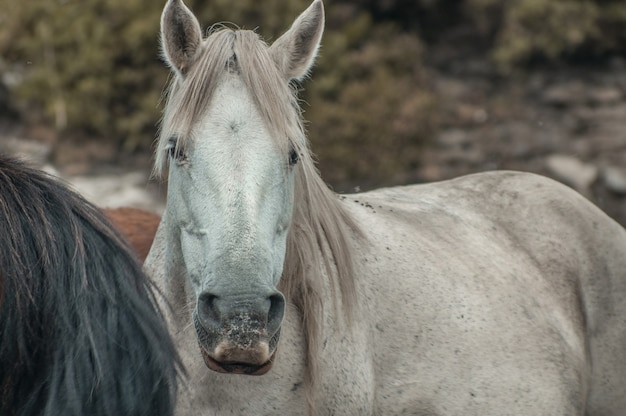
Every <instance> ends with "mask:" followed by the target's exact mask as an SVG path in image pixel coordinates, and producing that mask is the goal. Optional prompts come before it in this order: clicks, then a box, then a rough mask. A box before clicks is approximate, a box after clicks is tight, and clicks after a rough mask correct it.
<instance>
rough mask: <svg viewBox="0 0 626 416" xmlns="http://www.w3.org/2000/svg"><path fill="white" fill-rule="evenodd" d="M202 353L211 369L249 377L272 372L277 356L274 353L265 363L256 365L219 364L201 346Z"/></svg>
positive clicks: (234, 362)
mask: <svg viewBox="0 0 626 416" xmlns="http://www.w3.org/2000/svg"><path fill="white" fill-rule="evenodd" d="M200 352H201V353H202V358H203V359H204V364H206V366H207V367H208V368H209V369H211V370H213V371H216V372H218V373H223V374H243V375H247V376H262V375H263V374H265V373H267V372H268V371H270V369H271V368H272V365H273V364H274V354H275V352H274V354H272V355H271V356H270V358H269V360H267V361H266V362H265V363H263V364H260V365H256V364H249V363H244V362H236V361H224V362H219V361H217V360H215V359H213V358H212V357H211V356H210V355H209V353H208V352H207V351H206V350H205V349H204V348H203V347H202V346H200Z"/></svg>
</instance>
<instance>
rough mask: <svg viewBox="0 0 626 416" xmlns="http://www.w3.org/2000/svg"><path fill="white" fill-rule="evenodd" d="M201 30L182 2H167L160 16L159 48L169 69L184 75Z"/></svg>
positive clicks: (177, 0) (200, 38) (200, 36)
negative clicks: (161, 49)
mask: <svg viewBox="0 0 626 416" xmlns="http://www.w3.org/2000/svg"><path fill="white" fill-rule="evenodd" d="M201 42H202V29H200V23H198V19H196V17H195V16H194V15H193V13H192V12H191V10H189V8H187V6H185V4H184V3H183V2H182V0H168V2H167V4H166V5H165V9H163V14H162V15H161V47H162V48H163V55H165V58H166V60H167V62H168V64H169V65H170V67H171V68H172V69H173V70H175V71H177V72H178V73H179V74H180V75H184V74H185V72H186V71H187V69H189V65H190V64H191V61H192V59H193V57H194V56H195V54H196V51H197V49H198V46H199V45H200V43H201Z"/></svg>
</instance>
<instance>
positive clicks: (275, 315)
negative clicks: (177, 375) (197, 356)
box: [193, 292, 285, 375]
mask: <svg viewBox="0 0 626 416" xmlns="http://www.w3.org/2000/svg"><path fill="white" fill-rule="evenodd" d="M284 308H285V303H284V298H283V296H282V294H280V293H279V292H275V293H273V294H272V295H271V296H266V297H262V298H260V300H259V298H256V299H253V300H251V299H250V298H248V299H246V300H243V301H242V300H241V298H240V299H239V301H238V302H233V301H228V299H227V298H218V297H217V296H215V295H208V294H204V295H201V296H200V297H199V298H198V307H197V309H196V311H195V312H194V316H193V320H194V325H195V328H196V334H197V336H198V343H199V346H200V352H201V354H202V358H203V359H204V362H205V364H206V366H207V367H208V368H210V369H211V370H214V371H217V372H220V373H228V374H247V375H262V374H265V373H267V372H268V371H269V370H270V369H271V367H272V363H273V357H274V353H275V351H276V346H277V344H278V340H279V338H280V327H281V324H282V319H283V315H284Z"/></svg>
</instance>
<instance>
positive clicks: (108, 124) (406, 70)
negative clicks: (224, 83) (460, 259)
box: [0, 0, 626, 183]
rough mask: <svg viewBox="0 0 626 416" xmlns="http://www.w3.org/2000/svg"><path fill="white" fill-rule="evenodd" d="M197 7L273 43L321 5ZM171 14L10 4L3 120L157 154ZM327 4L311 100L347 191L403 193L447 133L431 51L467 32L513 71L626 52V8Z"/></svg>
mask: <svg viewBox="0 0 626 416" xmlns="http://www.w3.org/2000/svg"><path fill="white" fill-rule="evenodd" d="M186 3H187V4H188V5H189V6H190V7H191V9H192V10H194V12H195V13H196V15H197V16H198V18H199V20H200V22H201V23H202V24H203V27H205V28H206V27H207V25H209V24H211V23H216V22H225V21H232V22H235V23H237V24H238V25H239V26H241V27H243V28H246V29H255V28H257V27H258V31H259V33H260V34H261V35H262V36H263V37H264V38H265V39H266V40H268V41H270V42H271V41H272V40H274V39H276V38H277V37H278V36H279V35H280V34H281V33H282V32H283V31H284V30H286V29H287V27H288V26H289V25H290V24H291V22H292V21H293V19H294V18H295V17H296V16H297V15H298V13H300V12H301V11H302V10H304V9H305V8H306V7H307V6H308V4H309V0H288V1H287V0H265V1H263V2H259V1H256V0H239V1H237V2H233V1H231V0H187V1H186ZM163 4H164V1H154V0H28V1H14V0H0V27H1V28H2V30H1V31H0V76H1V80H2V82H0V91H4V92H3V94H2V95H1V96H2V97H5V98H3V100H5V101H8V102H9V104H10V106H7V105H6V103H5V102H1V103H0V109H5V108H6V109H8V108H9V107H10V108H12V109H13V110H16V111H17V113H19V114H20V116H21V118H22V122H23V123H25V124H28V125H45V126H49V128H51V129H53V130H54V131H56V132H57V133H58V136H59V137H74V138H80V137H83V138H88V139H90V140H91V139H97V140H103V141H108V142H114V143H116V144H117V146H118V148H119V150H120V151H122V152H138V151H141V152H147V151H149V149H150V148H151V145H152V142H153V140H154V137H155V134H156V123H157V120H158V118H159V114H160V110H161V109H160V106H159V102H160V96H161V93H162V91H163V87H164V85H165V83H166V80H167V77H168V73H167V70H166V69H165V66H164V65H163V63H162V62H161V60H160V58H159V47H158V30H159V28H158V26H159V17H160V13H161V10H162V7H163ZM325 6H326V13H327V29H326V33H325V37H324V40H323V48H322V51H321V54H320V58H319V59H318V62H317V66H316V68H315V70H314V73H313V76H312V79H311V80H308V81H307V82H306V83H304V84H303V89H304V90H303V92H302V95H301V97H302V99H303V105H304V109H305V118H306V119H307V120H308V121H309V123H308V124H307V126H308V129H309V131H310V136H311V139H312V141H313V148H314V151H315V152H316V153H317V154H318V155H319V159H320V161H321V170H322V171H323V172H324V175H325V177H326V178H327V179H329V180H331V181H333V182H347V181H349V180H350V179H353V178H359V180H362V181H363V182H364V183H367V182H368V181H370V180H374V178H377V179H378V180H381V178H383V179H384V180H385V181H386V182H401V181H403V180H404V178H403V177H401V174H400V172H405V171H407V169H409V168H410V167H411V166H413V165H415V164H416V163H418V162H417V161H418V155H419V152H420V148H421V146H422V145H423V144H424V143H426V142H427V141H428V140H429V139H430V138H431V137H433V135H435V134H436V132H437V127H438V100H437V97H435V95H434V94H433V92H432V90H431V88H430V79H429V70H428V68H427V65H426V64H425V62H427V58H428V51H429V49H430V48H436V47H437V45H438V42H440V41H441V39H442V38H444V36H443V35H445V33H446V32H448V31H451V30H454V28H455V27H458V26H459V25H463V26H465V27H470V29H471V31H472V33H473V34H474V35H475V36H477V37H479V38H480V39H482V41H483V42H484V45H485V51H484V53H485V56H487V57H488V59H490V60H491V62H492V64H493V65H494V66H495V67H496V68H498V70H499V71H500V72H501V73H502V74H508V73H511V72H519V71H521V72H523V71H525V70H527V69H528V68H529V67H531V66H532V65H536V64H538V63H539V64H542V63H553V62H580V61H587V60H592V59H593V60H597V59H602V58H603V57H606V56H608V55H611V54H616V53H621V54H623V53H624V52H625V50H626V2H624V1H623V0H559V1H555V0H368V1H356V0H326V1H325ZM7 94H8V95H7ZM6 97H8V98H6ZM8 114H9V112H8V110H6V111H4V116H7V115H8ZM11 114H12V113H11ZM0 116H2V115H1V114H0Z"/></svg>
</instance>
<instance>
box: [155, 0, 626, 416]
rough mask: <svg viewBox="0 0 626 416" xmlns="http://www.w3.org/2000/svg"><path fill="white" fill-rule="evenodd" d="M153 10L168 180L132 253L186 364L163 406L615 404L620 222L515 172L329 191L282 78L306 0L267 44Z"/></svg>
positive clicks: (353, 409)
mask: <svg viewBox="0 0 626 416" xmlns="http://www.w3.org/2000/svg"><path fill="white" fill-rule="evenodd" d="M161 24H162V28H161V31H162V33H161V34H162V42H163V51H164V55H165V57H166V58H167V61H168V62H169V65H170V66H171V68H172V70H173V72H174V75H173V79H172V83H171V86H170V89H169V93H168V98H167V104H166V108H165V111H164V116H163V121H162V126H161V135H160V139H159V142H158V148H157V155H156V171H157V173H159V174H162V175H165V171H166V169H168V173H167V175H168V180H169V182H168V191H167V192H168V193H167V208H166V210H165V213H164V216H163V220H162V222H161V225H160V227H159V231H158V233H157V236H156V239H155V242H154V244H153V247H152V250H151V252H150V255H149V257H148V259H147V265H146V267H147V269H148V271H149V272H150V273H151V274H152V276H153V277H154V279H155V280H156V281H157V283H158V285H159V286H160V288H161V290H162V292H163V293H164V294H165V297H166V298H167V301H168V302H169V303H170V305H171V316H169V318H168V319H169V325H170V330H171V332H172V334H173V337H174V339H175V342H176V344H177V346H178V348H179V350H180V353H181V355H182V357H183V361H184V364H185V366H186V369H187V372H188V379H187V381H186V383H185V385H184V387H183V388H182V389H181V391H180V392H179V399H178V403H179V409H178V414H180V415H187V414H189V415H191V414H193V415H200V414H202V415H222V414H228V415H231V414H242V415H305V414H313V413H315V414H322V415H331V414H332V415H392V414H411V415H429V416H432V415H466V416H467V415H477V416H478V415H480V416H496V415H497V416H502V415H515V416H518V415H526V416H529V415H567V416H572V415H604V416H606V415H614V416H616V415H622V416H623V415H624V412H625V411H626V232H625V231H624V229H623V228H622V227H621V226H619V225H618V224H617V223H615V222H614V221H613V220H611V219H610V218H609V217H608V216H606V215H605V214H604V213H602V212H601V211H600V210H599V209H598V208H596V207H595V206H593V205H592V204H591V203H589V202H588V201H587V200H585V199H584V198H583V197H581V196H580V195H578V194H577V193H575V192H573V191H572V190H570V189H569V188H567V187H565V186H562V185H559V184H557V183H555V182H553V181H551V180H549V179H546V178H543V177H540V176H535V175H531V174H523V173H514V172H493V173H484V174H477V175H472V176H467V177H463V178H460V179H456V180H452V181H447V182H441V183H435V184H429V185H419V186H407V187H396V188H388V189H381V190H376V191H372V192H367V193H361V194H355V195H349V196H348V195H346V196H338V195H336V194H334V193H333V192H331V191H330V190H329V189H328V188H327V187H326V186H325V184H324V183H323V181H322V180H321V179H320V177H319V175H318V174H317V172H316V169H315V167H314V163H313V160H312V156H311V154H310V152H309V148H308V144H307V140H306V137H305V133H304V130H303V128H302V123H301V118H300V111H299V109H298V103H297V99H296V97H295V93H294V91H293V89H292V88H290V86H289V85H290V81H292V80H294V79H296V80H301V79H302V78H304V77H305V76H306V74H307V71H308V70H309V68H310V66H311V64H312V62H313V60H314V57H315V55H316V53H317V50H318V45H319V42H320V38H321V37H322V31H323V25H324V16H323V7H322V2H321V1H320V0H315V1H314V2H313V4H312V5H311V6H310V7H309V8H308V9H307V10H306V11H305V12H304V13H303V14H302V15H301V16H300V17H299V18H298V19H297V20H296V21H295V22H294V24H293V25H292V27H291V28H290V29H289V30H288V31H287V32H286V33H285V34H284V35H283V36H282V37H280V38H279V39H278V40H276V41H275V42H274V43H273V44H272V45H271V46H268V45H267V44H266V43H264V42H263V41H261V40H260V39H259V37H258V36H257V35H256V34H255V33H253V32H250V31H243V30H231V29H228V28H220V29H219V30H218V29H216V30H213V31H212V33H211V34H210V35H209V36H208V37H207V38H206V39H203V36H202V30H201V29H200V25H199V24H198V21H197V20H196V18H195V17H194V16H193V14H192V13H191V12H190V10H189V9H188V8H187V7H186V6H185V5H184V4H183V3H182V1H181V0H169V2H168V3H167V5H166V7H165V10H164V12H163V16H162V21H161ZM372 99H375V97H372ZM168 165H169V167H168ZM279 338H280V340H279ZM207 367H208V368H207ZM251 374H257V375H261V374H264V375H262V376H258V377H252V376H250V375H251Z"/></svg>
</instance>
